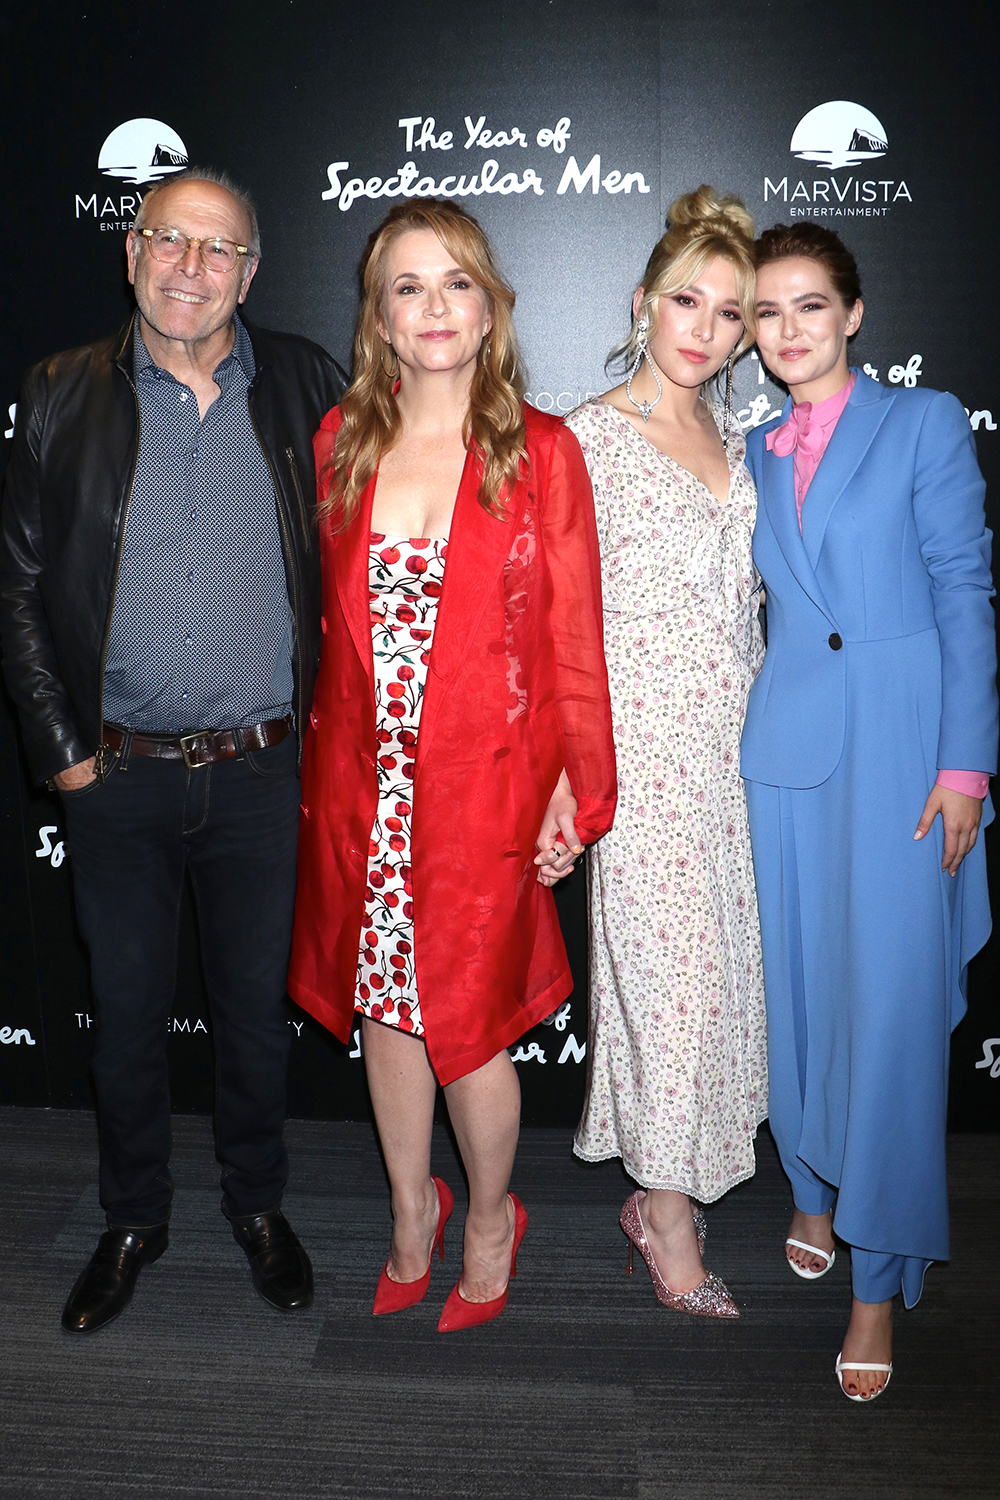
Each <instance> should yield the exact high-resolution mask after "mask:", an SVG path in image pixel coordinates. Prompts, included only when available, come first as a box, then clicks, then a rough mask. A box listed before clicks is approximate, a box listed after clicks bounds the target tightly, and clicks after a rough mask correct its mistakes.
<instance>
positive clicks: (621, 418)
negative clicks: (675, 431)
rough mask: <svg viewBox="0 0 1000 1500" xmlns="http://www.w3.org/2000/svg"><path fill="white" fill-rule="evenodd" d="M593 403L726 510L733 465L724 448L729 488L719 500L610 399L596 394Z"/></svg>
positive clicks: (730, 494) (721, 509)
mask: <svg viewBox="0 0 1000 1500" xmlns="http://www.w3.org/2000/svg"><path fill="white" fill-rule="evenodd" d="M593 404H594V405H595V406H601V407H603V408H604V409H605V410H606V411H609V412H612V413H613V414H614V416H615V417H616V418H617V419H618V422H619V423H620V424H624V426H625V427H627V428H628V430H629V432H631V433H633V434H634V435H635V436H636V437H637V438H638V439H639V441H640V443H642V444H643V445H644V446H645V447H646V448H652V450H653V452H654V453H655V454H656V456H657V457H658V458H660V459H662V460H663V462H664V463H668V464H670V465H671V466H672V467H673V468H674V469H676V470H677V472H678V473H679V474H684V475H685V476H686V477H687V478H688V479H691V480H693V481H694V483H695V484H697V485H700V487H701V488H702V489H703V490H704V491H705V494H706V495H708V497H709V499H710V500H711V502H712V504H713V505H714V506H715V508H716V510H720V511H725V510H728V508H729V503H730V501H731V500H732V498H733V468H734V466H733V463H732V460H731V459H730V457H729V454H728V452H726V449H725V448H723V452H724V453H725V454H726V465H727V467H728V469H729V488H728V490H727V491H726V498H725V500H720V499H719V497H718V495H717V494H716V493H715V491H714V490H710V489H709V487H708V485H707V484H706V483H705V481H704V480H703V479H699V478H698V476H697V474H692V472H691V470H690V469H686V468H685V467H684V465H683V464H682V463H679V462H678V460H677V459H676V458H671V456H670V454H669V453H664V451H663V449H662V448H659V447H657V445H656V443H654V442H653V441H652V439H651V438H648V437H645V436H644V435H643V433H641V432H640V431H639V429H638V427H636V426H635V425H634V424H633V423H632V422H630V421H629V419H628V417H627V416H626V415H625V413H624V412H620V411H619V410H618V408H617V407H616V406H612V405H611V402H610V401H605V400H604V399H603V397H601V396H597V397H596V398H595V399H594V403H593ZM706 405H707V403H706ZM708 410H709V414H710V416H711V418H712V421H713V422H715V430H716V432H719V424H718V422H716V421H715V413H714V412H713V411H712V408H711V407H709V408H708ZM719 436H720V437H721V436H722V433H721V432H719Z"/></svg>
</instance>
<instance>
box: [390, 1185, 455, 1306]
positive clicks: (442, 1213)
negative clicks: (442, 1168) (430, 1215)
mask: <svg viewBox="0 0 1000 1500" xmlns="http://www.w3.org/2000/svg"><path fill="white" fill-rule="evenodd" d="M431 1181H432V1182H433V1184H434V1186H435V1187H436V1188H437V1195H438V1221H437V1228H436V1229H435V1231H434V1242H433V1244H432V1245H431V1253H430V1256H429V1257H428V1260H427V1270H426V1271H425V1272H424V1274H423V1275H422V1276H418V1277H417V1279H416V1281H393V1279H392V1277H391V1276H390V1275H389V1262H388V1261H386V1263H385V1265H384V1266H383V1267H382V1274H381V1276H380V1277H379V1279H378V1286H377V1287H376V1288H375V1304H374V1306H373V1307H372V1312H373V1313H374V1314H375V1316H376V1317H377V1318H378V1317H381V1316H382V1314H383V1313H394V1312H402V1310H403V1308H404V1307H413V1306H414V1305H415V1304H416V1303H417V1302H420V1301H422V1299H423V1298H424V1297H425V1296H426V1295H427V1288H428V1287H429V1286H430V1284H431V1266H432V1265H433V1263H434V1251H435V1250H436V1251H437V1253H438V1256H439V1257H440V1259H441V1260H444V1226H445V1225H446V1224H447V1222H448V1220H449V1219H450V1218H451V1211H452V1209H453V1208H454V1207H455V1197H454V1194H453V1193H452V1191H451V1188H450V1187H449V1186H448V1184H447V1183H446V1182H442V1181H441V1178H440V1177H432V1178H431Z"/></svg>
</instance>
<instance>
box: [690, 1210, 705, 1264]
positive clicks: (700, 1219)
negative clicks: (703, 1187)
mask: <svg viewBox="0 0 1000 1500" xmlns="http://www.w3.org/2000/svg"><path fill="white" fill-rule="evenodd" d="M691 1217H692V1219H694V1232H695V1234H696V1235H697V1236H698V1254H699V1255H704V1254H705V1241H706V1240H707V1239H708V1224H707V1223H706V1222H705V1215H704V1214H703V1213H702V1211H701V1209H700V1208H693V1209H692V1210H691Z"/></svg>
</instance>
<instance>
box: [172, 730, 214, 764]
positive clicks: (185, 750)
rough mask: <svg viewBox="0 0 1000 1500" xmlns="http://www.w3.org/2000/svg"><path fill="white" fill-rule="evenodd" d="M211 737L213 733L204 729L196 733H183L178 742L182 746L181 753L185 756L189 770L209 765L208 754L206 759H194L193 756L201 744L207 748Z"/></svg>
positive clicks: (185, 762)
mask: <svg viewBox="0 0 1000 1500" xmlns="http://www.w3.org/2000/svg"><path fill="white" fill-rule="evenodd" d="M210 738H211V735H210V734H209V733H208V731H207V730H204V729H199V730H198V731H197V732H196V733H195V734H182V735H181V736H180V739H179V741H178V743H179V744H180V747H181V754H182V755H183V757H184V764H185V765H186V766H187V768H188V770H189V771H197V769H198V767H199V766H207V765H208V757H207V756H206V758H205V759H204V760H193V759H192V756H193V755H194V754H195V753H196V751H197V749H198V746H199V745H201V747H202V748H203V749H205V750H207V749H208V745H207V743H206V742H207V741H208V740H209V739H210Z"/></svg>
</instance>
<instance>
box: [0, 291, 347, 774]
mask: <svg viewBox="0 0 1000 1500" xmlns="http://www.w3.org/2000/svg"><path fill="white" fill-rule="evenodd" d="M244 323H245V326H246V329H247V332H248V333H249V335H250V340H251V343H252V344H253V352H254V358H255V360H256V362H257V373H256V376H255V378H254V380H253V383H252V384H251V386H250V391H249V396H248V402H249V408H250V418H251V421H252V423H253V427H254V431H255V433H256V434H257V440H258V442H259V443H260V446H261V450H262V452H263V454H264V457H265V459H266V460H267V464H268V467H269V469H270V471H271V477H272V479H273V481H274V489H275V493H276V495H277V497H278V520H279V523H280V529H281V543H282V553H283V555H284V560H285V574H286V578H287V581H288V598H289V601H290V603H291V607H292V613H293V615H294V618H295V640H296V653H295V662H294V669H295V717H296V723H297V726H298V732H299V747H300V754H301V744H302V734H303V730H304V727H305V721H306V718H307V715H308V712H309V705H310V703H311V701H312V691H313V686H314V684H315V681H316V667H317V663H318V660H319V644H320V629H319V616H320V579H319V557H318V551H319V549H318V547H317V545H316V531H315V510H314V497H315V494H316V479H315V472H314V465H313V448H312V440H313V434H314V433H315V432H316V429H317V428H318V426H319V423H320V419H321V418H322V417H323V416H324V414H325V413H326V412H327V411H329V409H330V407H331V406H335V405H336V404H337V402H338V400H339V399H340V396H341V393H342V391H343V389H344V386H345V383H346V377H345V375H344V372H343V370H342V369H341V368H340V366H339V365H338V364H337V363H336V361H335V360H333V359H331V357H330V356H329V355H328V354H327V353H326V351H325V350H323V349H321V348H320V347H319V345H318V344H313V343H310V342H309V340H308V339H304V338H299V337H297V336H296V335H294V334H282V333H268V332H265V331H264V330H263V329H259V328H254V327H253V326H252V325H251V324H250V323H247V322H246V320H245V319H244ZM133 376H134V369H133V357H132V323H129V325H128V327H127V328H125V329H124V330H123V332H122V333H120V334H119V335H118V336H117V338H114V339H106V340H104V341H103V342H102V343H99V344H91V345H88V346H86V347H85V348H82V349H71V350H69V351H68V352H66V353H64V354H56V355H53V356H52V358H50V359H46V360H43V361H42V362H41V364H38V365H35V366H34V368H33V369H31V370H29V371H28V373H27V375H26V376H25V378H24V382H23V385H22V387H21V393H20V396H19V398H18V406H17V420H16V423H15V427H14V441H13V446H12V449H11V455H10V462H9V464H8V466H7V475H6V481H5V485H4V500H3V510H2V516H0V640H2V645H3V670H4V676H5V678H6V681H7V686H8V687H9V689H10V692H11V695H12V697H13V699H14V701H15V703H16V704H17V708H18V710H19V713H20V718H21V727H22V731H23V734H24V743H25V748H26V750H27V754H28V760H29V763H30V766H31V770H32V773H33V775H34V776H35V777H36V778H37V779H38V780H39V781H44V780H45V779H46V778H47V777H51V776H54V775H56V774H57V773H58V772H59V771H65V770H66V769H67V768H68V767H69V766H72V765H76V764H77V763H78V762H79V761H83V760H87V759H88V757H90V756H91V755H93V754H94V753H95V751H96V749H97V746H98V744H99V743H100V737H101V725H102V721H103V706H102V699H103V687H104V661H105V656H106V654H107V649H108V636H109V633H110V629H111V611H112V609H113V607H114V598H115V585H116V583H117V580H118V568H119V564H120V562H121V555H122V547H123V545H124V541H125V526H126V521H127V516H128V506H129V500H130V498H131V494H132V483H133V480H134V478H135V467H136V460H137V457H138V452H139V401H138V397H137V395H136V389H135V383H134V379H133ZM206 727H221V726H206Z"/></svg>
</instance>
